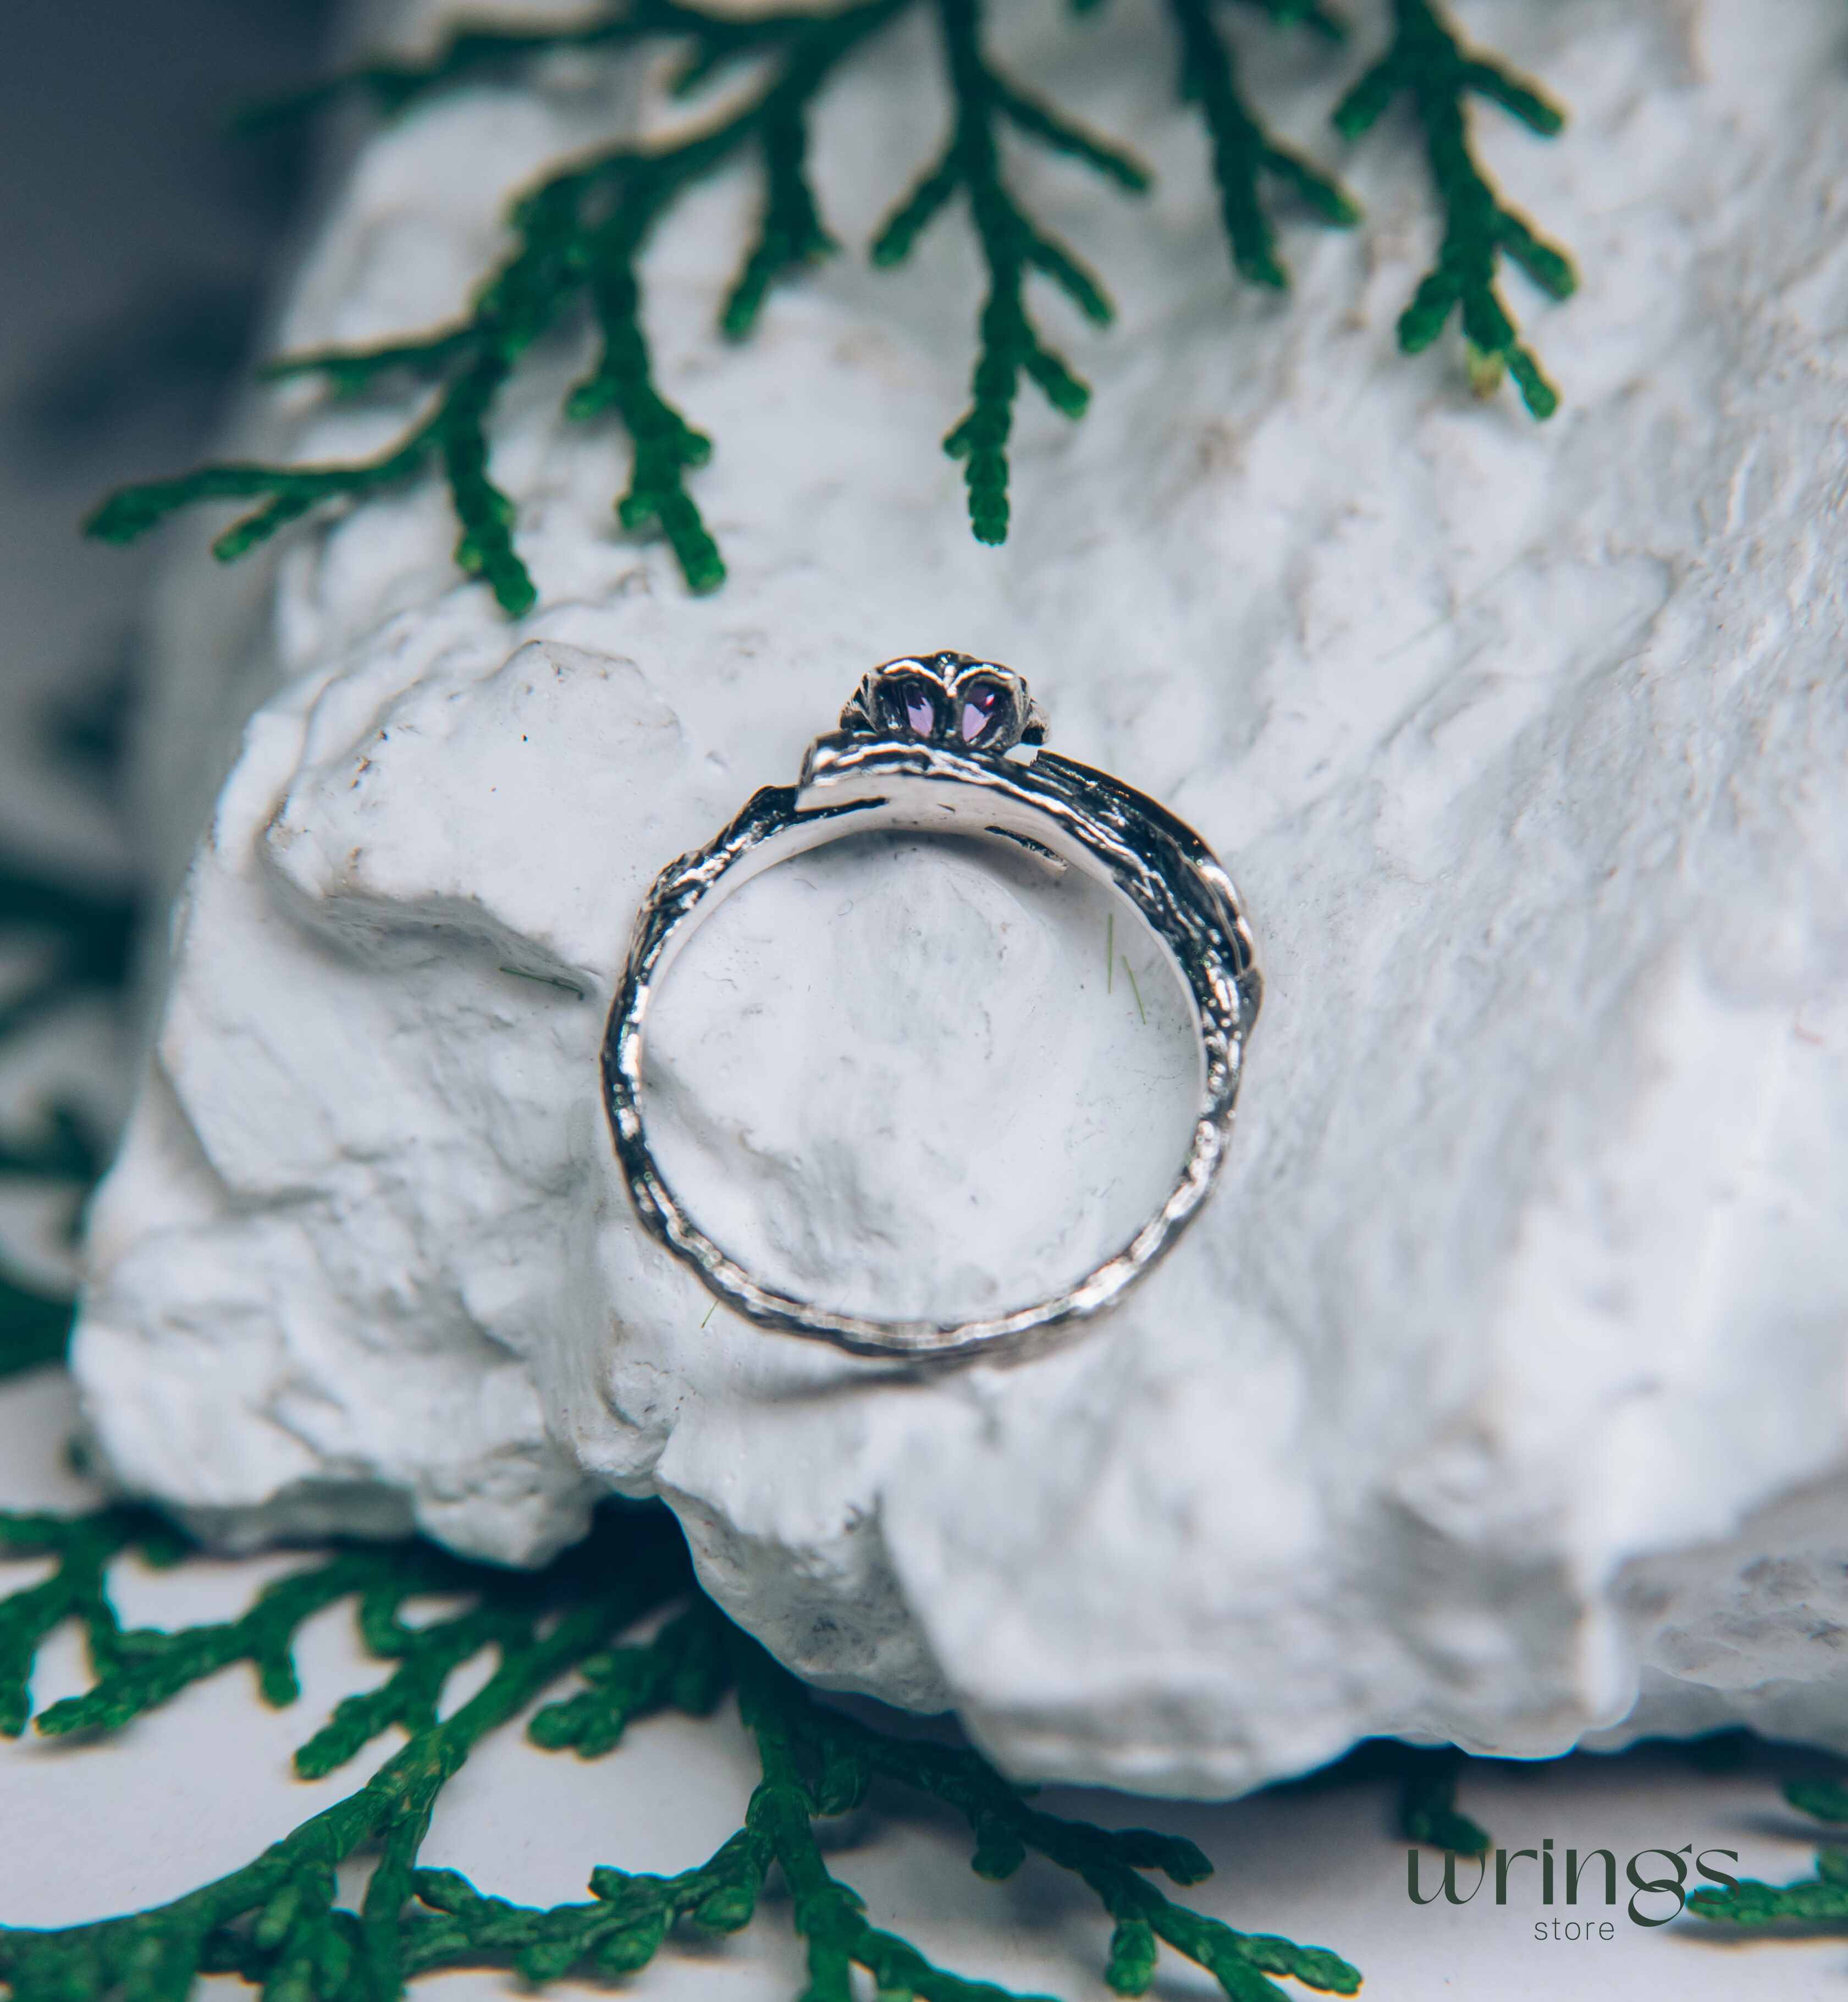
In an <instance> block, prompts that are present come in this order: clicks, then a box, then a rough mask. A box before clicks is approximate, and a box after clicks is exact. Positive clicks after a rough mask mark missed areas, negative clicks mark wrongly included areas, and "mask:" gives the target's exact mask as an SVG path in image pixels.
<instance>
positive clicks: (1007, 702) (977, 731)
mask: <svg viewBox="0 0 1848 2002" xmlns="http://www.w3.org/2000/svg"><path fill="white" fill-rule="evenodd" d="M841 727H842V729H843V730H846V731H851V732H853V734H855V735H856V736H865V735H870V736H876V737H917V738H923V739H924V740H925V741H926V742H928V743H932V744H943V745H950V746H952V747H954V748H960V749H962V750H966V751H981V752H987V753H988V754H989V755H991V756H993V757H999V756H1000V755H1002V753H1003V752H1008V751H1011V750H1013V748H1014V747H1015V746H1016V745H1020V744H1024V745H1032V746H1034V747H1037V746H1038V745H1041V744H1043V743H1044V741H1045V739H1046V719H1045V717H1044V715H1043V714H1042V713H1041V710H1040V708H1039V705H1038V704H1037V703H1035V702H1034V699H1033V696H1032V695H1031V693H1030V692H1029V690H1028V689H1027V682H1026V680H1025V678H1023V676H1021V675H1017V674H1016V673H1015V672H1014V671H1013V668H1004V667H1002V666H1001V665H1000V664H999V663H998V662H996V661H980V660H977V659H976V658H975V657H974V656H973V655H972V654H953V653H941V654H913V655H908V656H906V657H904V658H902V659H900V660H896V661H887V662H886V663H885V664H884V666H883V667H879V668H874V669H873V671H872V672H871V673H870V675H867V676H866V678H865V679H864V680H863V682H861V683H860V685H859V687H858V688H857V689H856V690H855V691H854V694H853V699H852V700H851V701H850V702H849V703H848V704H847V706H846V708H845V709H843V710H842V711H841Z"/></svg>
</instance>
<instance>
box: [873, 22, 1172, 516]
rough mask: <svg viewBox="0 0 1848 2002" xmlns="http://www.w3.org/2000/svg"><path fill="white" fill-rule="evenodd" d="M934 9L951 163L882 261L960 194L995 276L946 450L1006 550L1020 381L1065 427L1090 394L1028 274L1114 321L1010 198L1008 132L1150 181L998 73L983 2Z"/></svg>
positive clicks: (1096, 316)
mask: <svg viewBox="0 0 1848 2002" xmlns="http://www.w3.org/2000/svg"><path fill="white" fill-rule="evenodd" d="M933 4H934V7H935V11H936V19H937V26H938V30H939V33H940V37H941V40H942V43H943V56H944V62H945V66H946V68H947V72H948V75H949V78H950V95H951V99H952V101H953V103H954V106H955V114H954V124H953V126H952V128H951V131H950V138H949V140H948V141H947V144H946V145H945V146H944V148H943V152H942V153H941V154H940V155H939V157H938V158H937V159H936V161H935V162H933V165H932V166H929V168H927V169H926V170H925V172H924V173H923V174H922V176H920V177H919V180H918V181H917V183H916V184H915V186H914V187H912V190H911V192H910V193H909V194H908V195H906V196H905V198H904V200H903V201H901V202H900V203H899V204H898V207H897V208H895V209H894V211H892V214H891V216H890V217H889V218H887V221H886V223H885V225H884V228H881V229H880V232H879V234H878V235H877V237H875V238H874V239H873V263H875V264H881V265H893V264H898V263H902V262H903V261H904V260H905V258H906V257H908V256H909V255H910V254H911V250H912V246H913V245H914V244H915V242H917V240H918V239H919V236H920V235H922V233H923V232H924V230H925V229H926V228H927V227H928V225H929V224H930V223H931V222H932V221H933V220H934V219H935V218H936V216H937V215H940V213H941V212H942V211H943V209H944V208H946V207H947V204H949V202H950V201H951V199H952V198H953V197H954V196H956V195H957V194H961V195H962V197H964V200H965V201H966V202H967V204H968V211H969V220H970V222H971V225H972V226H973V227H974V229H975V239H976V242H977V245H978V247H979V249H980V250H981V253H982V262H983V263H984V265H985V268H986V270H987V273H988V296H987V298H985V300H984V302H983V303H982V317H981V323H980V325H981V335H980V343H979V346H978V351H977V354H976V361H975V374H974V378H973V380H972V382H971V388H970V403H969V408H968V411H967V413H965V414H964V416H963V417H962V418H961V420H959V421H958V422H957V424H954V426H953V427H951V429H950V433H949V434H948V435H947V437H946V438H944V440H943V449H944V450H945V451H946V452H948V453H949V454H950V456H951V457H952V458H954V459H961V460H962V462H963V479H964V484H965V485H966V487H968V505H969V525H970V527H971V529H973V530H974V532H975V539H976V540H977V541H978V542H1005V541H1006V539H1007V525H1008V514H1009V504H1008V491H1007V485H1008V467H1007V441H1008V437H1009V433H1010V431H1012V430H1013V411H1014V402H1015V399H1016V396H1018V394H1019V392H1020V378H1021V376H1022V375H1023V374H1024V375H1027V376H1029V377H1030V378H1031V379H1032V380H1033V381H1034V382H1035V383H1037V385H1038V386H1039V389H1040V391H1041V394H1042V395H1044V397H1045V399H1046V400H1047V401H1048V403H1051V406H1052V407H1053V408H1054V409H1055V410H1058V411H1061V412H1062V413H1064V415H1065V416H1066V417H1082V416H1083V414H1084V410H1085V406H1086V404H1087V403H1089V402H1090V394H1091V392H1090V389H1089V387H1088V386H1087V385H1086V384H1085V383H1084V382H1081V381H1080V380H1079V378H1078V377H1077V376H1076V375H1074V374H1073V373H1072V370H1071V368H1069V365H1068V364H1067V363H1066V361H1065V358H1064V357H1063V356H1062V355H1060V354H1058V353H1056V352H1055V351H1054V350H1053V349H1052V348H1051V347H1048V346H1047V344H1045V342H1044V340H1042V339H1041V337H1040V334H1039V333H1038V330H1037V329H1036V328H1035V327H1034V324H1033V322H1032V321H1031V319H1030V318H1029V317H1028V316H1027V304H1026V282H1027V276H1028V274H1030V272H1034V271H1037V272H1038V273H1040V274H1041V275H1043V276H1044V277H1048V278H1050V279H1051V281H1052V282H1053V283H1054V284H1056V285H1057V286H1058V288H1059V289H1060V290H1061V291H1063V292H1064V293H1065V295H1066V296H1067V297H1068V298H1069V299H1070V300H1071V301H1072V304H1073V305H1076V307H1077V308H1078V309H1079V312H1082V313H1083V315H1084V316H1085V317H1086V319H1089V320H1090V321H1091V322H1093V324H1095V325H1097V326H1107V325H1108V324H1109V323H1110V322H1111V319H1112V318H1113V317H1114V309H1113V308H1112V306H1111V302H1110V298H1109V296H1108V295H1107V293H1106V292H1105V291H1104V287H1103V285H1102V284H1101V283H1100V281H1099V280H1098V279H1097V276H1096V274H1094V273H1093V272H1092V271H1091V270H1090V269H1089V268H1088V267H1086V265H1085V264H1084V263H1083V260H1081V259H1080V258H1079V256H1077V254H1076V253H1075V252H1074V251H1073V250H1072V249H1070V247H1069V246H1067V245H1065V244H1064V243H1062V242H1060V241H1059V240H1058V238H1056V237H1055V236H1051V235H1048V234H1047V233H1046V232H1045V231H1044V230H1043V229H1041V228H1040V227H1039V226H1038V225H1037V224H1036V223H1035V222H1034V221H1033V219H1032V218H1030V216H1029V215H1027V211H1025V210H1024V209H1023V208H1022V207H1021V206H1020V203H1019V201H1017V200H1016V198H1015V197H1014V195H1013V193H1012V192H1011V191H1010V190H1009V187H1008V185H1007V183H1006V178H1005V176H1004V175H1003V173H1002V166H1001V152H1000V138H1001V132H1002V127H1004V126H1009V125H1011V126H1012V127H1013V128H1014V129H1015V130H1016V131H1018V132H1020V133H1021V134H1024V135H1025V136H1026V137H1027V138H1031V139H1034V140H1036V141H1038V142H1039V143H1040V144H1041V145H1044V146H1046V147H1048V148H1051V150H1052V151H1053V152H1058V153H1062V154H1064V155H1066V156H1067V157H1069V158H1070V159H1075V160H1078V161H1080V162H1083V164H1084V165H1085V166H1088V167H1090V168H1091V169H1093V170H1094V171H1095V172H1096V173H1098V174H1100V175H1101V176H1103V177H1104V179H1105V180H1109V181H1112V182H1114V183H1115V184H1116V186H1117V187H1119V188H1121V189H1122V190H1124V192H1126V193H1128V194H1142V193H1143V192H1145V190H1147V188H1148V187H1149V173H1148V169H1146V168H1145V167H1144V166H1142V163H1141V162H1139V161H1138V160H1137V159H1135V157H1134V156H1133V155H1131V154H1129V153H1128V152H1125V151H1124V149H1123V148H1121V147H1119V146H1118V145H1114V143H1112V142H1111V141H1109V140H1107V139H1104V138H1100V137H1099V136H1098V135H1097V134H1095V133H1092V132H1089V131H1086V130H1085V129H1084V128H1083V127H1081V126H1078V125H1075V124H1072V122H1071V121H1070V120H1068V119H1067V118H1065V117H1064V115H1063V114H1062V113H1060V112H1058V111H1057V110H1055V109H1054V108H1053V107H1052V106H1051V105H1049V104H1048V103H1045V102H1044V100H1042V99H1040V98H1037V97H1036V96H1033V95H1031V94H1030V92H1027V90H1026V89H1024V88H1023V87H1022V86H1021V85H1020V84H1018V83H1016V82H1013V80H1012V79H1010V78H1008V77H1007V76H1006V75H1004V74H1003V73H1002V72H1001V71H1000V70H999V68H996V67H995V65H994V64H993V63H992V61H990V60H989V57H988V55H987V54H986V52H985V50H984V49H983V47H982V16H981V10H980V6H979V4H978V0H933Z"/></svg>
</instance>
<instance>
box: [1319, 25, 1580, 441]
mask: <svg viewBox="0 0 1848 2002" xmlns="http://www.w3.org/2000/svg"><path fill="white" fill-rule="evenodd" d="M1392 5H1393V39H1392V41H1391V43H1390V44H1389V47H1388V48H1387V50H1386V54H1384V55H1383V56H1382V57H1381V58H1379V61H1377V62H1376V63H1375V64H1374V65H1372V68H1370V69H1369V70H1368V71H1367V72H1365V75H1363V76H1362V78H1360V80H1359V82H1358V83H1356V84H1355V85H1354V87H1353V89H1351V90H1350V91H1349V92H1348V94H1347V95H1346V96H1344V98H1343V99H1341V103H1339V104H1338V105H1337V106H1336V107H1335V113H1334V123H1335V129H1336V130H1337V131H1339V132H1340V133H1341V135H1342V137H1343V138H1348V139H1355V138H1359V137H1360V135H1361V134H1362V133H1364V132H1365V131H1367V130H1368V129H1369V127H1371V126H1372V124H1374V123H1375V122H1376V120H1377V119H1378V118H1379V115H1380V113H1382V112H1383V111H1384V110H1386V107H1387V106H1388V105H1389V104H1390V103H1392V102H1393V99H1395V98H1396V97H1400V96H1403V97H1405V98H1407V99H1409V100H1410V105H1411V108H1412V112H1413V115H1414V117H1416V119H1417V122H1418V126H1419V129H1420V131H1421V133H1422V134H1423V136H1424V152H1425V157H1426V159H1427V160H1428V162H1429V165H1430V169H1431V181H1432V183H1433V185H1434V186H1435V188H1436V190H1437V194H1438V200H1439V201H1441V202H1442V204H1443V208H1444V239H1443V243H1442V247H1441V248H1440V249H1439V250H1438V261H1437V263H1435V265H1434V266H1433V267H1431V270H1429V271H1428V272H1427V273H1426V274H1425V275H1424V278H1423V279H1422V280H1421V281H1420V283H1419V285H1418V288H1417V291H1416V292H1415V293H1414V295H1413V297H1412V301H1411V303H1410V305H1408V306H1407V308H1406V309H1405V311H1404V312H1403V313H1402V314H1401V315H1400V319H1399V344H1400V347H1402V348H1403V349H1404V351H1405V352H1406V353H1407V354H1418V353H1420V352H1421V351H1422V350H1423V349H1424V348H1427V347H1429V346H1430V345H1431V343H1432V342H1433V341H1434V340H1436V339H1437V337H1438V335H1439V334H1440V333H1442V331H1443V330H1444V326H1445V322H1446V321H1448V320H1449V317H1450V316H1451V314H1452V312H1459V313H1460V314H1461V316H1462V319H1463V338H1464V340H1465V341H1466V344H1467V352H1468V354H1469V357H1470V376H1471V379H1472V381H1473V382H1474V383H1475V385H1476V387H1477V389H1478V390H1479V391H1480V392H1482V393H1483V394H1485V395H1486V394H1487V393H1488V392H1490V391H1491V390H1493V389H1494V388H1496V387H1497V386H1498V385H1499V383H1500V382H1501V378H1502V375H1503V373H1504V372H1506V373H1507V374H1508V375H1512V376H1513V378H1515V386H1516V387H1517V388H1518V389H1519V390H1520V392H1521V399H1522V402H1523V403H1525V404H1526V406H1527V407H1528V409H1529V410H1530V411H1531V412H1532V414H1533V415H1534V416H1535V417H1542V418H1544V417H1551V416H1552V414H1553V412H1554V410H1557V408H1558V406H1559V394H1558V392H1557V390H1555V389H1554V388H1553V385H1552V384H1551V383H1550V382H1548V381H1547V380H1546V377H1545V376H1544V375H1543V374H1542V373H1541V371H1540V365H1539V363H1538V362H1537V361H1536V360H1535V359H1534V358H1533V356H1532V354H1531V353H1529V351H1528V350H1527V349H1526V348H1525V347H1522V344H1521V339H1520V332H1519V330H1518V328H1517V327H1516V326H1515V323H1514V321H1513V319H1512V318H1511V316H1509V313H1508V309H1507V307H1506V306H1505V305H1503V303H1502V302H1501V295H1500V294H1499V293H1498V291H1496V289H1495V272H1496V266H1497V263H1498V260H1499V258H1500V257H1501V255H1502V253H1507V255H1508V256H1511V257H1512V258H1513V259H1514V260H1515V263H1517V264H1518V265H1519V266H1520V267H1521V268H1522V270H1524V271H1525V272H1526V274H1527V275H1528V276H1529V277H1530V278H1532V280H1533V281H1534V283H1535V284H1536V285H1538V286H1539V288H1540V289H1541V291H1543V292H1545V293H1546V294H1547V295H1548V296H1549V297H1550V298H1555V299H1564V298H1570V297H1571V294H1572V292H1573V291H1574V289H1575V288H1576V287H1577V284H1578V279H1577V277H1576V276H1575V275H1574V272H1573V269H1572V264H1571V260H1570V259H1569V258H1568V257H1567V255H1566V253H1564V251H1563V250H1561V249H1558V248H1557V246H1555V245H1553V244H1551V243H1549V242H1546V240H1545V239H1543V237H1541V236H1539V235H1537V234H1536V232H1535V230H1534V228H1533V225H1532V224H1531V223H1530V222H1529V221H1527V219H1526V218H1525V217H1524V216H1522V215H1517V214H1516V213H1515V211H1514V210H1513V209H1512V208H1508V205H1507V204H1505V202H1504V201H1502V199H1501V196H1500V195H1499V194H1498V193H1497V191H1496V189H1495V187H1494V183H1493V182H1491V180H1489V178H1488V176H1487V175H1486V174H1485V173H1484V172H1483V170H1482V169H1481V167H1480V166H1478V164H1477V159H1476V155H1475V154H1474V153H1473V152H1472V151H1471V149H1470V127H1469V113H1468V102H1469V99H1470V98H1471V97H1472V96H1476V97H1486V98H1487V99H1490V100H1491V102H1492V103H1497V104H1499V105H1500V106H1501V107H1502V109H1503V110H1505V111H1508V112H1511V113H1512V114H1513V115H1514V116H1515V117H1516V118H1518V119H1519V120H1520V121H1521V122H1522V124H1524V125H1525V126H1526V127H1527V128H1528V129H1529V131H1532V132H1537V133H1539V134H1540V135H1541V136H1542V137H1543V138H1551V137H1552V136H1553V134H1555V133H1557V131H1559V130H1560V127H1562V126H1563V125H1564V123H1565V113H1564V112H1563V111H1562V110H1560V108H1559V106H1557V105H1556V104H1554V103H1553V101H1552V100H1551V99H1550V98H1548V97H1547V96H1545V94H1544V93H1543V92H1542V91H1541V90H1540V89H1539V87H1538V86H1537V85H1535V84H1533V83H1532V82H1529V81H1528V80H1527V79H1526V78H1525V77H1521V76H1517V75H1515V72H1513V71H1512V70H1511V69H1508V68H1506V67H1505V66H1504V65H1502V64H1501V63H1498V62H1496V61H1492V60H1491V59H1490V58H1487V57H1486V56H1484V55H1481V54H1477V53H1476V52H1475V51H1471V50H1468V49H1466V48H1465V47H1463V44H1462V43H1461V42H1460V41H1459V40H1458V39H1457V37H1456V33H1454V31H1453V30H1452V29H1451V28H1450V26H1449V24H1448V23H1446V21H1445V18H1444V16H1443V14H1442V11H1441V9H1439V7H1438V5H1437V4H1436V0H1392Z"/></svg>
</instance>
